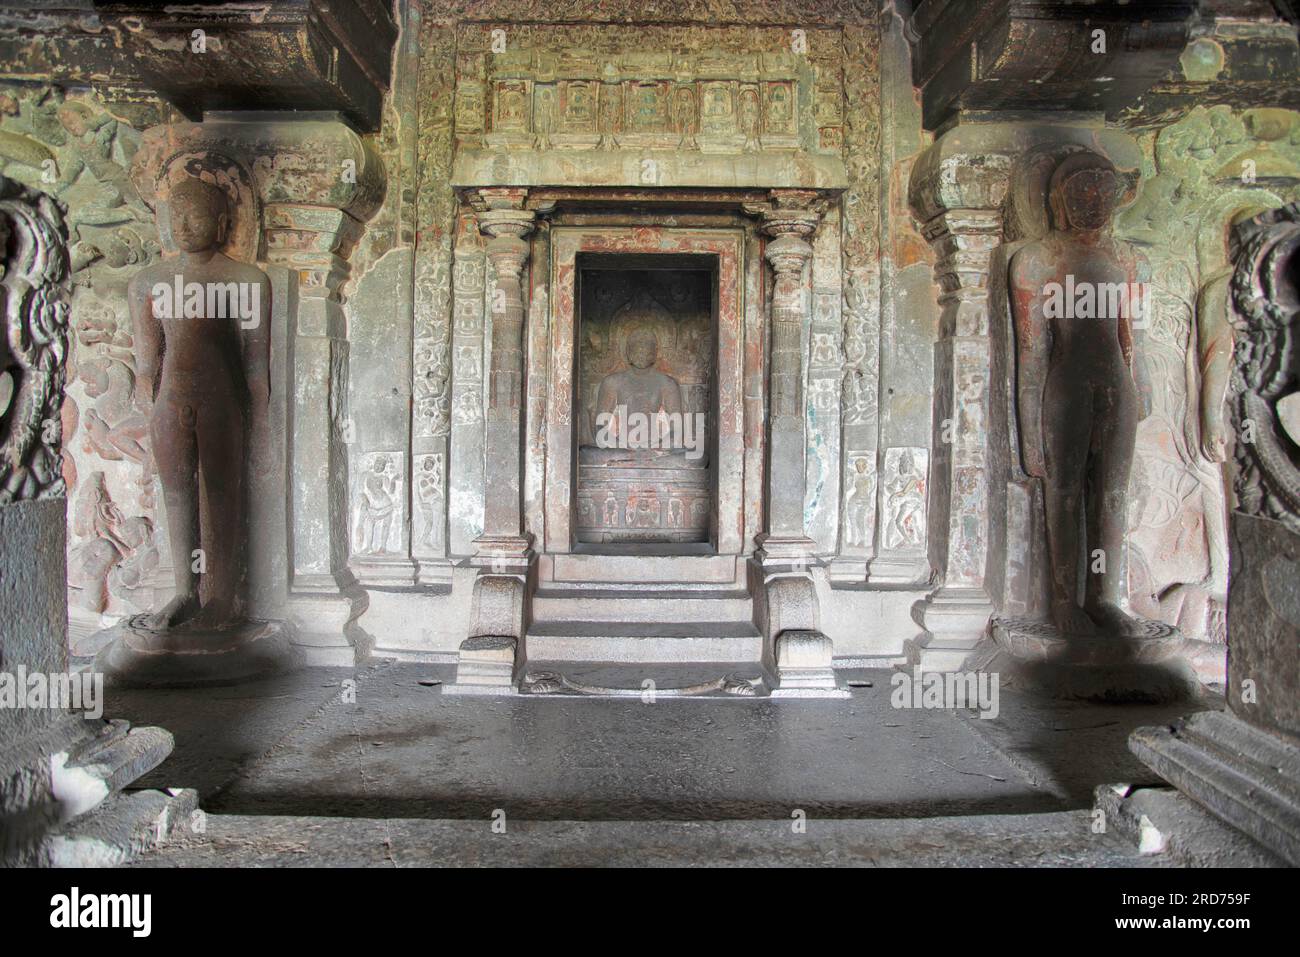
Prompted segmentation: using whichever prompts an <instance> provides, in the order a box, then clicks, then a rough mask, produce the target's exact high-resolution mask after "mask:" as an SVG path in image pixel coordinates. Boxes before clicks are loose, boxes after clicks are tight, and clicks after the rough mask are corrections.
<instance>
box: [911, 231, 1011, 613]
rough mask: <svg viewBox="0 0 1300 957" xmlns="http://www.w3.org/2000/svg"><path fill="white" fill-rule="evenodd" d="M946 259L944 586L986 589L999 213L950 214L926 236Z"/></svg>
mask: <svg viewBox="0 0 1300 957" xmlns="http://www.w3.org/2000/svg"><path fill="white" fill-rule="evenodd" d="M926 238H928V239H929V240H930V242H931V244H932V245H933V246H934V247H935V250H936V251H937V252H938V254H939V259H938V261H937V263H936V264H935V278H936V279H937V280H938V282H939V286H940V288H941V290H942V291H941V293H940V295H939V306H940V309H941V313H940V330H941V333H940V339H939V343H938V347H937V353H936V357H935V364H936V367H937V368H936V377H935V388H936V396H935V400H936V405H935V418H936V424H937V425H938V429H937V431H936V433H935V434H936V435H937V436H938V437H939V442H937V443H936V449H935V459H936V464H937V466H938V469H937V470H936V474H937V475H939V476H940V478H941V480H943V481H946V485H947V494H946V496H945V501H944V502H943V503H942V505H943V506H944V507H943V508H941V509H939V510H938V513H937V515H936V518H937V519H938V520H939V522H941V523H943V525H944V527H945V529H946V535H942V536H941V538H940V550H941V551H942V554H941V555H940V556H938V557H939V558H940V559H941V566H940V567H941V568H942V569H943V573H944V577H943V583H944V585H945V586H946V587H948V588H971V589H983V587H984V578H985V572H986V565H987V562H988V539H989V534H988V528H989V489H988V481H987V478H986V474H985V472H986V469H987V465H988V453H987V446H988V441H989V418H988V410H989V390H990V388H991V385H990V382H989V301H988V300H989V295H988V274H989V264H990V259H991V257H992V255H993V251H994V250H995V249H996V248H997V247H998V245H999V244H1000V243H1001V242H1002V214H1001V212H1000V211H999V210H988V209H975V210H949V211H948V212H946V213H944V214H943V215H942V216H940V217H938V218H937V219H936V220H933V221H932V222H930V223H929V224H928V226H927V228H926Z"/></svg>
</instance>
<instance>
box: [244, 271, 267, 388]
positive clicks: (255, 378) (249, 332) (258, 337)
mask: <svg viewBox="0 0 1300 957" xmlns="http://www.w3.org/2000/svg"><path fill="white" fill-rule="evenodd" d="M256 281H257V282H258V285H259V287H260V289H261V293H260V295H259V296H258V316H257V322H256V324H254V325H252V326H250V327H249V328H246V329H245V330H244V357H245V358H244V361H245V362H246V363H247V368H248V378H247V381H248V391H249V395H250V397H251V398H252V400H253V405H254V406H255V407H262V408H265V407H266V404H267V402H268V401H269V400H270V398H271V282H270V280H268V279H267V278H266V274H265V273H263V272H261V270H258V277H257V280H256Z"/></svg>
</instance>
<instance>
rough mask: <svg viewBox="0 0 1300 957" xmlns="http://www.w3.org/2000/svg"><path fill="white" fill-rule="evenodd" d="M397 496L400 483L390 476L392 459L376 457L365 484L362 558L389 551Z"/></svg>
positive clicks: (362, 495)
mask: <svg viewBox="0 0 1300 957" xmlns="http://www.w3.org/2000/svg"><path fill="white" fill-rule="evenodd" d="M396 495H397V482H396V480H395V479H394V477H393V476H392V475H390V474H389V460H388V456H386V455H377V456H375V461H374V464H373V465H372V466H371V469H370V472H369V473H367V474H366V475H365V476H364V477H363V478H362V480H361V541H360V542H359V543H358V551H360V552H361V554H363V555H378V554H381V553H383V552H386V551H388V536H389V533H390V531H391V529H392V524H393V516H394V514H395V513H396V511H397V501H396Z"/></svg>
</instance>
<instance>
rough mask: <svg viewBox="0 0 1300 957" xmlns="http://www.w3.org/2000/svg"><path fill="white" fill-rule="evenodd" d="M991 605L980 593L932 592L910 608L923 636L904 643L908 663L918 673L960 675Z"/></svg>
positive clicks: (966, 590) (975, 590) (984, 626)
mask: <svg viewBox="0 0 1300 957" xmlns="http://www.w3.org/2000/svg"><path fill="white" fill-rule="evenodd" d="M992 614H993V605H992V603H991V602H990V601H989V599H988V596H987V595H985V594H984V591H983V589H979V588H949V587H946V586H945V587H943V588H939V589H936V590H935V591H934V592H933V593H932V594H930V595H928V596H926V597H925V598H923V599H921V600H920V601H918V602H917V603H916V604H915V605H913V606H912V620H913V621H915V622H916V623H917V624H918V625H920V626H921V627H922V628H924V629H925V633H924V634H922V635H918V636H917V637H915V638H912V639H909V640H908V641H907V642H906V652H907V660H908V663H909V664H911V665H912V666H913V668H919V669H920V670H921V671H922V672H927V671H939V672H954V671H960V670H961V669H962V668H963V667H964V666H965V664H966V659H967V658H969V657H971V655H972V654H973V653H974V652H975V649H976V648H977V647H978V646H979V643H980V641H982V640H983V639H984V636H985V632H986V630H987V628H988V623H989V617H990V616H991V615H992Z"/></svg>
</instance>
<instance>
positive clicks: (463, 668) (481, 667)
mask: <svg viewBox="0 0 1300 957" xmlns="http://www.w3.org/2000/svg"><path fill="white" fill-rule="evenodd" d="M517 646H518V642H517V641H516V639H514V638H513V637H511V636H509V635H479V636H477V637H474V638H466V639H465V640H464V641H462V642H461V643H460V653H459V655H458V656H457V660H456V680H455V681H454V682H452V684H450V685H448V686H446V687H445V688H444V689H443V693H444V694H446V693H448V692H450V693H452V694H473V693H489V694H491V693H502V692H510V691H513V690H514V674H515V648H516V647H517Z"/></svg>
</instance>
